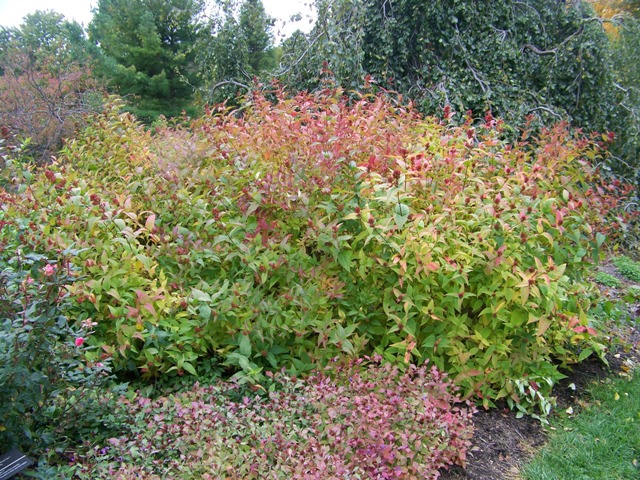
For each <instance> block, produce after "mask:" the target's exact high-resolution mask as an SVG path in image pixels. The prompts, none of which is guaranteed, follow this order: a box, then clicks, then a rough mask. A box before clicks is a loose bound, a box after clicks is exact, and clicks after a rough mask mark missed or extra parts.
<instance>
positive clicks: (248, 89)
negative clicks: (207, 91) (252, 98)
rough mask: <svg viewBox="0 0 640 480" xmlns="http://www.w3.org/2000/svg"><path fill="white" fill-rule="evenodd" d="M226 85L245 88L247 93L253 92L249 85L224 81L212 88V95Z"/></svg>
mask: <svg viewBox="0 0 640 480" xmlns="http://www.w3.org/2000/svg"><path fill="white" fill-rule="evenodd" d="M225 85H235V86H236V87H240V88H244V89H245V90H247V91H250V90H251V87H249V85H245V84H244V83H240V82H237V81H235V80H223V81H222V82H218V83H216V84H215V85H214V86H213V87H211V93H212V94H213V92H215V91H216V90H217V89H218V88H220V87H224V86H225Z"/></svg>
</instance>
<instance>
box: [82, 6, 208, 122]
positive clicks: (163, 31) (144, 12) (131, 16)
mask: <svg viewBox="0 0 640 480" xmlns="http://www.w3.org/2000/svg"><path fill="white" fill-rule="evenodd" d="M203 8H204V3H203V0H99V1H98V5H97V8H96V9H95V11H94V17H93V20H92V22H91V24H90V25H89V33H90V38H91V39H92V40H93V41H94V42H95V43H96V45H98V46H99V48H100V50H101V51H102V52H103V53H104V55H105V62H104V64H103V68H102V74H103V75H104V76H105V77H107V78H109V79H110V80H111V83H112V85H113V87H114V88H116V89H117V91H118V93H120V94H121V95H124V96H132V97H134V98H133V99H132V105H133V108H132V111H133V112H134V113H135V114H137V115H138V116H139V117H140V118H141V119H143V120H146V121H150V120H152V119H153V118H155V117H157V116H158V115H159V114H164V115H166V116H173V115H177V114H179V113H180V111H181V110H182V109H185V108H187V107H188V106H189V105H190V103H191V100H192V98H193V92H194V87H195V86H196V85H197V75H196V73H195V70H194V65H193V59H194V55H195V54H194V51H193V46H194V43H195V41H196V36H197V33H198V27H199V23H198V21H199V15H200V14H201V12H202V10H203Z"/></svg>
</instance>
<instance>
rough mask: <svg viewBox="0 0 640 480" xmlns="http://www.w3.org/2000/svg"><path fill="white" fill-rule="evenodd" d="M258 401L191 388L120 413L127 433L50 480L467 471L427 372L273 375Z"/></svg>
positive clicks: (374, 366) (235, 392)
mask: <svg viewBox="0 0 640 480" xmlns="http://www.w3.org/2000/svg"><path fill="white" fill-rule="evenodd" d="M272 379H273V383H272V384H271V385H272V387H273V388H271V389H270V390H271V391H270V393H269V395H268V396H267V397H264V396H261V395H257V394H256V393H255V392H253V393H252V392H251V391H250V390H249V389H246V388H244V389H243V388H239V387H238V385H237V384H236V385H232V384H230V383H223V382H218V383H214V384H211V385H208V386H201V385H199V384H197V383H196V384H195V385H192V387H191V388H189V389H185V390H183V391H182V392H179V393H173V394H170V395H167V396H161V397H158V398H155V399H150V398H148V397H144V396H136V397H133V398H131V399H130V400H125V401H124V402H122V403H121V404H120V405H119V407H117V412H116V416H118V417H119V418H120V421H121V422H122V423H123V424H125V425H128V427H127V428H126V429H125V430H124V432H121V433H120V434H119V435H118V436H116V437H113V438H110V439H108V440H107V441H105V442H85V444H84V445H83V447H81V448H79V449H78V450H77V452H76V454H77V455H76V457H75V461H74V462H73V463H72V464H71V465H68V466H65V467H64V468H60V469H59V472H58V473H61V472H63V471H64V472H65V473H66V474H67V475H70V474H74V475H75V478H91V479H95V478H133V477H135V478H211V479H213V478H216V479H217V478H229V479H232V478H244V479H248V478H299V479H302V478H306V479H326V478H358V477H361V478H372V479H383V478H387V479H394V478H398V479H399V478H437V475H438V469H439V468H443V467H447V466H450V465H452V464H454V463H455V464H459V465H464V461H465V455H466V450H467V447H468V444H469V439H470V438H471V432H472V428H471V415H472V413H473V409H472V408H469V407H468V406H464V407H461V406H453V405H454V404H455V403H457V402H459V398H457V397H455V396H454V395H453V394H452V393H450V391H451V390H453V389H454V387H452V385H451V384H450V380H449V379H447V378H446V376H444V375H443V374H441V373H440V372H438V370H437V369H436V368H435V367H433V368H430V369H429V368H426V367H422V368H417V367H413V368H410V369H409V370H408V371H407V372H405V373H402V372H400V371H399V369H398V368H397V367H392V366H391V365H390V364H388V363H387V364H386V365H381V364H380V358H374V359H360V360H354V361H350V362H344V361H342V360H341V361H336V362H334V363H333V364H332V365H331V366H330V367H329V368H328V369H327V370H324V371H321V372H317V373H314V374H313V375H311V376H309V377H306V378H305V379H304V380H301V379H296V378H293V377H290V376H287V375H283V374H281V373H278V374H275V375H274V376H273V377H272Z"/></svg>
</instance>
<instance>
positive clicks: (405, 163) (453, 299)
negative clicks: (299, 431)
mask: <svg viewBox="0 0 640 480" xmlns="http://www.w3.org/2000/svg"><path fill="white" fill-rule="evenodd" d="M247 100H248V103H247V105H246V106H245V107H243V109H240V110H234V111H228V110H226V109H225V108H224V106H222V107H217V108H214V109H209V110H207V111H206V113H205V114H204V115H203V116H202V117H199V118H195V119H184V122H183V123H182V124H180V125H175V126H171V125H163V124H162V122H158V123H157V127H156V129H155V130H154V132H149V131H146V130H144V129H143V128H142V126H141V125H140V124H138V123H137V122H135V120H134V119H133V118H131V117H130V116H128V115H122V114H120V113H119V112H118V109H117V105H113V106H112V107H111V108H110V109H107V111H106V112H105V114H104V115H102V116H100V117H98V118H96V119H95V120H94V121H93V122H92V124H91V125H90V126H89V127H88V128H87V130H86V131H85V133H84V135H82V136H80V137H79V138H78V139H76V140H74V141H72V142H69V144H68V145H67V147H66V148H65V150H64V151H63V152H62V154H61V155H60V157H59V159H58V162H57V163H55V164H53V165H50V166H48V167H46V168H44V169H42V170H41V171H38V172H34V173H33V178H32V180H31V181H30V182H29V184H28V186H23V187H22V188H18V190H19V191H20V192H21V193H19V194H14V195H9V194H6V195H7V202H6V206H5V216H6V217H11V218H13V219H14V220H13V221H14V222H18V223H21V224H25V225H26V224H29V225H32V228H31V229H29V230H28V231H27V232H25V234H24V241H25V242H27V243H28V244H30V245H33V248H34V250H42V251H45V252H46V251H48V250H51V249H54V250H55V249H64V248H68V247H69V246H71V245H73V246H74V248H76V249H79V250H80V253H79V254H78V255H77V256H76V257H75V258H74V259H73V262H74V264H75V265H76V266H78V267H79V268H80V269H81V270H82V274H83V279H82V280H81V281H78V282H76V283H75V284H74V285H73V286H72V287H71V289H70V290H71V294H72V297H73V300H74V308H73V309H72V311H71V312H70V314H71V315H73V316H74V318H75V319H76V320H77V321H78V322H82V321H86V320H87V319H88V318H91V319H93V321H95V322H96V323H97V325H96V327H95V334H94V335H92V336H91V338H89V340H88V341H89V343H90V344H91V345H92V346H95V347H98V348H97V349H95V350H91V351H90V352H89V353H88V355H89V358H90V360H92V361H98V360H99V359H100V357H101V356H104V357H113V362H114V366H115V367H116V368H118V369H120V370H123V371H136V370H137V371H139V372H141V373H142V374H143V375H144V376H145V377H154V376H158V375H160V374H164V373H168V372H175V373H177V374H179V375H182V374H183V373H192V374H193V373H195V372H196V365H197V363H198V361H199V359H201V358H204V357H208V356H211V355H215V356H218V357H219V358H221V359H222V361H223V362H224V363H225V364H226V365H227V366H229V368H231V369H232V370H233V371H235V372H237V374H236V376H235V378H236V379H237V380H238V381H243V382H251V383H254V384H258V385H259V384H261V383H262V382H264V381H265V376H264V375H265V371H267V370H278V369H280V368H282V367H286V368H288V369H289V371H290V372H291V373H300V372H306V371H309V370H311V369H313V368H314V367H316V366H319V365H323V364H326V363H327V362H328V361H329V359H330V358H333V357H335V356H336V355H348V356H354V357H355V356H361V355H365V354H373V353H377V354H379V355H381V356H382V357H383V358H384V359H385V360H386V361H388V362H391V363H394V364H398V365H404V366H405V367H406V365H407V364H408V363H412V362H413V363H418V364H419V363H420V362H423V361H424V360H426V359H430V360H431V361H432V363H433V364H434V365H436V366H437V367H438V368H439V369H440V370H442V371H446V372H448V373H449V374H450V375H451V378H452V379H453V380H454V381H455V383H456V384H458V385H460V387H461V388H462V392H463V394H464V395H465V396H475V397H478V398H481V399H482V401H483V403H484V404H485V405H487V406H488V405H491V404H493V403H494V402H495V401H496V400H501V399H502V400H506V401H507V402H508V403H509V404H510V405H512V406H518V407H519V408H521V409H523V411H524V410H528V411H533V410H532V408H533V407H534V406H538V407H540V408H541V413H542V414H545V413H547V412H548V410H549V408H550V403H549V399H548V397H549V394H550V392H551V387H552V385H553V384H554V382H555V381H556V380H557V379H559V378H560V377H561V374H560V373H559V370H558V367H559V366H562V367H565V366H567V365H569V364H572V363H575V362H578V361H581V360H583V359H585V358H587V357H588V356H590V355H591V354H597V355H600V356H603V355H604V351H605V345H604V339H602V338H600V337H599V336H598V334H597V332H596V331H595V329H594V328H593V325H592V324H591V323H590V319H589V309H590V308H591V306H592V304H593V303H594V302H595V300H596V297H595V296H596V290H595V288H593V287H592V286H591V285H590V284H589V283H588V281H587V280H588V278H590V275H591V271H590V268H591V265H592V263H593V261H594V260H596V259H597V258H598V256H599V253H600V251H601V247H602V245H603V242H604V240H605V234H611V233H615V232H616V231H619V230H621V228H620V225H619V222H620V220H618V219H617V217H616V216H615V212H616V207H617V205H618V202H620V199H621V198H622V197H623V196H624V195H625V194H626V193H627V192H628V191H629V188H628V187H626V186H624V185H622V184H619V183H618V184H607V183H606V182H604V181H603V180H601V179H600V178H599V177H598V174H597V171H596V170H595V169H594V167H593V165H594V164H596V163H597V162H599V161H600V160H601V157H602V155H605V152H604V151H602V150H601V148H600V146H599V144H598V143H597V141H596V140H597V139H594V140H593V141H592V140H590V139H587V138H585V137H583V136H582V135H580V133H579V132H573V131H571V130H570V129H569V128H568V127H567V126H566V125H563V124H559V125H557V126H555V127H554V128H551V129H547V130H544V131H542V132H541V133H540V134H538V135H536V136H535V137H530V136H529V135H530V134H529V132H527V131H525V132H524V133H523V135H522V138H521V139H520V140H519V141H518V142H516V143H508V142H506V141H504V140H501V133H502V130H503V128H505V127H504V125H503V124H502V123H501V122H500V121H499V120H496V119H494V118H493V117H491V115H490V114H487V115H486V116H485V118H484V120H483V121H482V122H480V123H478V122H477V121H476V120H477V119H474V118H472V117H471V115H470V114H469V115H467V117H466V122H465V123H464V124H462V125H455V124H453V123H451V122H450V118H451V113H450V111H449V112H448V111H447V109H445V111H444V112H443V117H444V118H443V119H442V120H439V119H435V118H421V117H420V116H418V115H417V114H416V113H415V112H414V111H413V110H412V108H411V107H410V106H406V107H403V106H400V104H399V103H398V104H395V103H394V102H393V101H392V100H390V99H389V98H388V97H382V96H364V97H362V98H359V99H346V98H345V97H343V96H342V95H341V92H339V91H329V90H327V91H323V92H320V93H317V94H315V95H311V94H299V95H297V96H294V97H289V96H287V95H286V94H285V93H284V92H281V91H275V93H274V94H273V100H275V103H274V102H271V101H268V100H267V99H266V98H265V97H263V96H261V95H260V94H254V95H253V96H251V97H249V98H248V99H247ZM598 141H599V140H598ZM601 143H602V142H601ZM3 231H4V230H3Z"/></svg>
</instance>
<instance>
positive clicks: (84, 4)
mask: <svg viewBox="0 0 640 480" xmlns="http://www.w3.org/2000/svg"><path fill="white" fill-rule="evenodd" d="M310 2H311V0H262V3H263V5H264V7H265V10H266V11H267V13H268V14H269V15H271V16H272V17H275V18H278V19H283V20H284V19H286V20H288V19H289V18H290V17H291V15H294V14H296V13H301V14H302V16H303V18H302V20H301V21H299V22H297V23H295V24H291V23H290V22H287V23H289V25H287V26H285V27H284V28H283V27H282V25H283V23H282V21H278V22H277V23H276V28H275V29H274V33H275V34H276V37H278V36H279V35H278V31H280V33H281V34H285V35H289V34H290V33H292V32H293V31H294V30H296V29H298V28H299V29H300V30H304V31H309V30H310V29H311V25H310V23H309V14H310V11H311V10H310V8H309V4H310ZM96 4H97V0H0V25H1V26H3V27H17V26H19V25H20V24H21V23H22V19H23V18H24V16H25V15H27V14H29V13H33V12H35V11H36V10H54V11H56V12H58V13H61V14H62V15H64V16H65V17H66V18H68V19H72V20H75V21H77V22H78V23H80V24H82V25H84V26H85V27H86V26H87V25H88V24H89V22H90V21H91V7H93V6H95V5H96ZM276 43H278V40H276Z"/></svg>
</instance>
